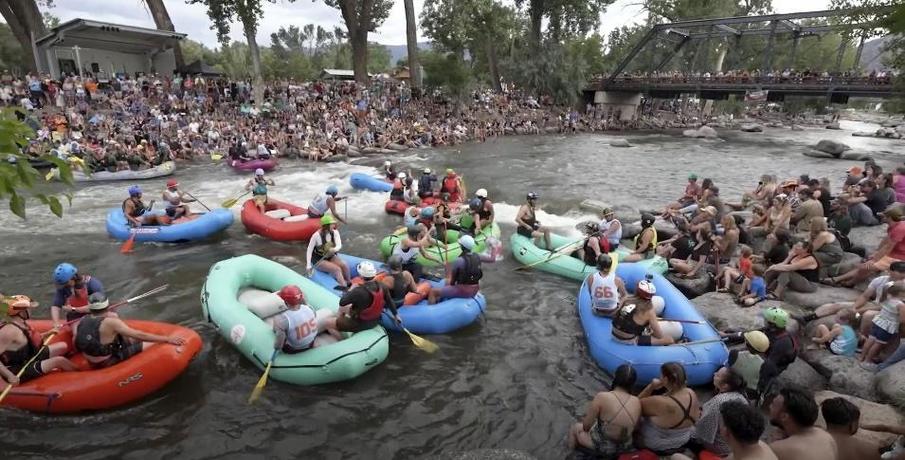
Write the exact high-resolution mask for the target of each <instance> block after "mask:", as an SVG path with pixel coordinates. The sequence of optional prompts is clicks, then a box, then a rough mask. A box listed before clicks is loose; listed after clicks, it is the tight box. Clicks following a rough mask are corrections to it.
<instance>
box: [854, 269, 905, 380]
mask: <svg viewBox="0 0 905 460" xmlns="http://www.w3.org/2000/svg"><path fill="white" fill-rule="evenodd" d="M903 300H905V283H894V284H893V285H892V286H889V288H888V289H887V290H886V294H885V295H884V298H882V299H881V300H880V312H879V313H877V315H876V316H874V319H873V321H872V325H871V329H870V335H869V336H868V337H867V341H866V342H864V347H863V348H862V351H861V356H859V357H858V361H861V362H863V363H866V364H867V366H868V367H869V368H871V367H874V366H873V362H874V358H876V357H877V355H878V354H879V353H880V350H882V349H883V347H884V346H885V345H886V344H887V343H890V342H892V341H893V340H894V339H895V338H896V336H897V335H898V334H899V329H900V327H901V323H902V320H903V318H905V301H903Z"/></svg>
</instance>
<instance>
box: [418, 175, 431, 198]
mask: <svg viewBox="0 0 905 460" xmlns="http://www.w3.org/2000/svg"><path fill="white" fill-rule="evenodd" d="M433 184H434V181H433V177H431V175H430V174H423V175H422V176H421V177H419V178H418V193H419V194H420V193H429V192H430V191H431V188H433Z"/></svg>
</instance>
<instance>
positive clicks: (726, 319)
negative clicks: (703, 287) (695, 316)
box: [693, 292, 804, 330]
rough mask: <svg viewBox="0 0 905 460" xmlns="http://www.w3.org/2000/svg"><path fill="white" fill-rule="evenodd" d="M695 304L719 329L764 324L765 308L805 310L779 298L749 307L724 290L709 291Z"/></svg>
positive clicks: (746, 328) (744, 328)
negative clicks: (742, 305) (745, 306)
mask: <svg viewBox="0 0 905 460" xmlns="http://www.w3.org/2000/svg"><path fill="white" fill-rule="evenodd" d="M693 303H694V305H695V306H696V307H697V309H698V311H699V312H700V313H701V315H703V316H704V318H707V320H708V321H710V322H711V323H712V324H713V326H714V327H716V328H717V329H719V330H727V329H735V330H750V329H758V328H761V327H763V326H764V319H763V314H762V312H763V310H765V309H767V308H771V307H782V308H784V309H786V310H788V311H789V313H791V314H793V315H801V314H802V313H804V310H802V309H800V308H798V307H795V306H791V305H786V304H784V303H782V302H779V301H777V300H765V301H763V302H759V303H758V304H757V305H755V306H753V307H749V308H742V307H740V306H738V305H736V304H735V302H734V301H733V299H732V295H730V294H727V293H722V292H708V293H706V294H703V295H701V296H699V297H696V298H695V299H694V302H693Z"/></svg>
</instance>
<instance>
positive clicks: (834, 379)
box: [800, 348, 879, 401]
mask: <svg viewBox="0 0 905 460" xmlns="http://www.w3.org/2000/svg"><path fill="white" fill-rule="evenodd" d="M800 357H801V359H803V360H804V361H805V362H807V363H808V364H810V365H811V367H813V368H814V370H815V371H817V372H819V373H820V375H822V376H823V377H825V378H827V379H828V380H829V389H830V390H832V391H837V392H839V393H844V394H847V395H852V396H857V397H859V398H864V399H866V400H868V401H877V400H878V399H879V397H878V396H877V392H876V391H874V373H873V372H871V371H868V370H865V369H863V368H862V367H861V366H859V365H858V362H857V361H856V360H855V358H853V357H852V358H850V357H848V356H839V355H835V354H833V353H831V352H830V351H829V350H827V349H825V348H822V349H819V350H808V351H806V352H804V353H802V354H801V356H800Z"/></svg>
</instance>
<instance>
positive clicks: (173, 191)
mask: <svg viewBox="0 0 905 460" xmlns="http://www.w3.org/2000/svg"><path fill="white" fill-rule="evenodd" d="M162 198H163V201H165V202H166V203H167V208H166V209H167V217H169V218H170V219H173V220H176V219H178V218H180V217H182V216H187V215H188V214H189V207H188V205H187V204H186V203H191V202H193V201H195V199H194V198H189V197H187V196H185V193H183V192H182V191H181V190H179V182H177V181H176V179H170V180H168V181H167V188H166V189H164V191H163V194H162Z"/></svg>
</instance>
